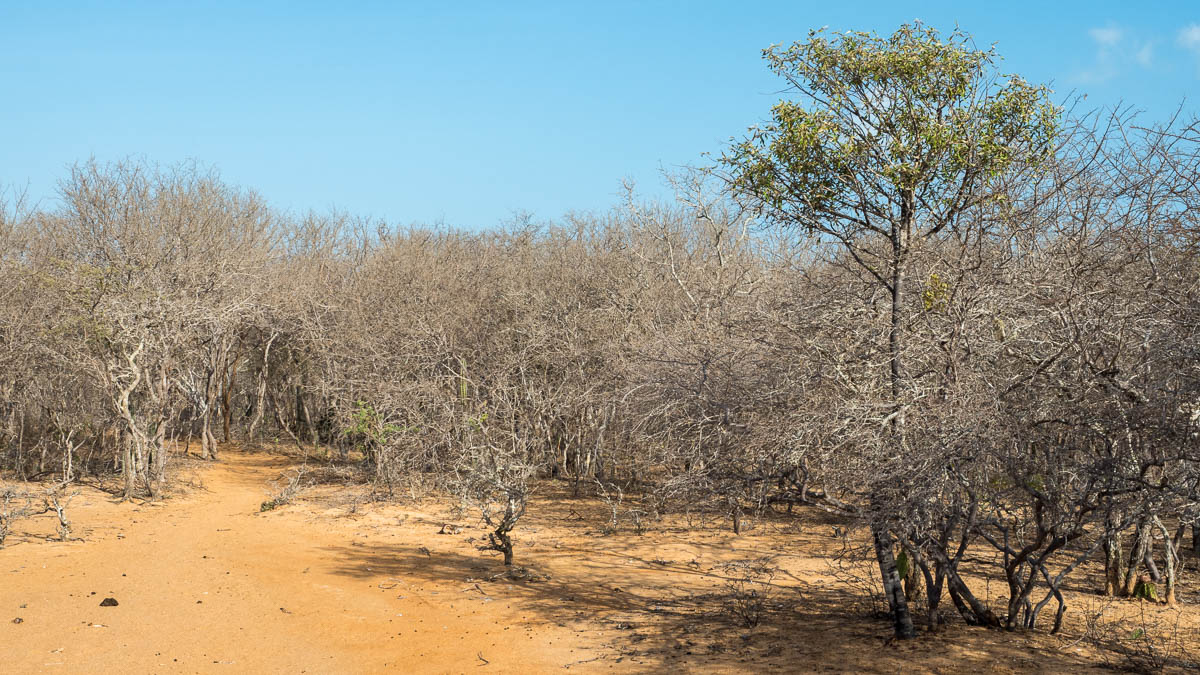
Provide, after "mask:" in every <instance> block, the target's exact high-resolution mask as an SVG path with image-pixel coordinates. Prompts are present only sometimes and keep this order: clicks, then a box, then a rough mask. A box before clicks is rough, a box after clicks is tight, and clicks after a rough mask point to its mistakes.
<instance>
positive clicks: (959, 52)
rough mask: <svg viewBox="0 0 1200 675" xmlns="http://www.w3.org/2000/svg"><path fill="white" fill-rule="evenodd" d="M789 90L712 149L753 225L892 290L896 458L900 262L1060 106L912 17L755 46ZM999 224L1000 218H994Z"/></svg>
mask: <svg viewBox="0 0 1200 675" xmlns="http://www.w3.org/2000/svg"><path fill="white" fill-rule="evenodd" d="M763 56H764V58H765V59H766V61H767V63H768V65H769V67H770V68H771V70H772V71H773V72H774V73H776V74H777V75H779V76H780V77H782V78H783V79H784V80H786V81H787V83H788V88H787V91H788V93H789V94H790V97H789V98H788V99H787V100H784V101H781V102H780V103H778V104H776V105H775V106H774V107H773V108H772V109H771V119H770V121H769V122H767V123H765V124H763V125H761V126H758V127H754V128H752V129H751V130H750V131H749V133H748V135H747V136H746V137H745V138H744V139H743V140H741V141H740V142H735V143H733V144H732V145H731V146H730V147H729V148H728V149H727V151H726V152H725V153H724V154H723V155H722V157H721V167H722V173H723V177H724V179H725V180H726V181H727V183H728V185H729V187H730V188H731V189H732V191H733V192H734V193H735V194H736V195H738V196H739V197H741V198H742V199H745V200H747V201H749V202H750V203H751V205H753V206H754V207H755V208H757V209H758V211H759V213H760V215H761V217H762V219H763V220H764V221H765V222H767V223H769V224H774V225H778V226H783V227H796V228H802V229H804V230H807V231H808V232H811V233H814V234H817V235H820V236H821V237H822V238H824V239H825V240H827V241H836V242H837V243H838V244H840V245H841V246H842V247H844V249H845V251H847V252H848V253H849V255H850V257H851V258H852V259H853V260H854V261H855V262H856V263H857V264H858V265H859V266H861V267H862V269H863V270H865V272H866V273H868V274H869V275H870V277H871V278H872V279H873V280H874V281H875V282H876V283H877V284H878V285H879V286H880V287H881V288H882V289H883V290H884V291H885V292H886V294H887V295H888V296H889V297H890V300H891V305H890V311H889V314H890V317H889V318H890V327H889V334H888V345H887V348H886V350H887V353H886V357H885V358H886V360H887V362H888V366H889V367H888V371H889V375H888V382H887V383H886V385H885V389H887V390H890V401H887V402H886V405H885V406H883V407H884V409H885V410H884V412H883V413H882V415H881V417H882V420H881V421H883V422H884V423H885V424H887V425H889V428H890V433H889V434H888V437H889V439H890V440H889V444H894V447H892V448H889V449H890V450H892V451H893V454H894V455H895V456H896V457H900V458H903V456H904V452H905V410H906V406H907V405H908V404H909V403H910V401H909V400H908V397H907V395H906V394H907V392H906V374H905V364H904V360H903V354H904V349H903V347H904V340H905V318H906V316H905V315H906V310H905V298H906V292H907V289H906V287H905V270H906V265H907V263H908V261H909V259H910V256H911V254H912V252H913V251H915V250H917V249H918V248H919V247H921V246H922V245H924V244H925V243H927V242H929V241H931V240H933V239H935V238H937V237H939V236H944V235H946V234H948V233H950V232H951V231H953V230H954V229H956V228H960V227H968V226H969V227H991V226H993V225H981V224H980V223H981V222H985V221H984V220H982V219H971V218H966V217H964V216H966V215H968V214H969V213H970V212H971V211H972V210H973V209H976V208H977V207H980V206H983V205H986V204H988V202H989V201H992V200H997V199H1003V198H1004V195H1005V191H1004V189H1003V188H1004V186H1005V185H1011V184H1012V182H1011V181H1012V180H1013V179H1014V178H1017V177H1019V175H1020V174H1023V173H1025V172H1028V171H1030V170H1033V169H1036V167H1038V165H1039V164H1040V163H1041V160H1043V159H1044V158H1046V157H1048V156H1049V155H1050V154H1051V153H1052V152H1053V149H1054V143H1055V138H1056V136H1057V132H1058V127H1059V120H1060V110H1059V108H1057V107H1056V106H1054V105H1053V104H1052V103H1051V102H1050V100H1049V93H1050V92H1049V90H1047V89H1046V88H1045V87H1041V86H1034V85H1031V84H1029V83H1027V82H1025V81H1024V80H1022V79H1021V78H1019V77H1017V76H1012V75H1003V74H1001V73H1000V72H999V71H998V69H997V63H998V60H999V59H998V57H997V55H996V52H995V50H994V48H990V49H978V48H977V47H976V46H975V45H974V43H973V42H972V40H971V37H970V36H969V35H967V34H965V33H962V32H959V31H957V30H956V31H954V32H952V33H950V34H949V35H947V36H942V35H940V34H939V33H938V32H937V31H936V30H934V29H932V28H928V27H925V26H922V25H919V24H916V25H904V26H901V27H900V28H899V30H897V31H896V32H895V33H894V34H892V35H891V36H888V37H884V36H880V35H877V34H874V33H862V32H852V33H841V34H831V33H826V32H823V31H814V32H812V33H810V34H809V37H808V39H807V40H804V41H800V42H796V43H794V44H792V45H790V46H787V47H782V46H774V47H770V48H768V49H767V50H765V51H764V52H763ZM992 222H995V221H992ZM887 493H888V476H887V472H886V471H883V472H881V475H880V476H879V477H878V480H876V481H874V485H873V486H872V487H871V500H870V501H871V507H872V508H871V511H872V512H873V513H875V517H874V518H873V519H872V523H873V525H872V530H873V536H874V544H875V550H876V555H877V557H878V560H879V565H880V571H881V574H882V576H883V583H884V591H885V593H886V594H887V596H888V601H889V605H890V607H891V610H892V613H893V617H894V619H895V629H896V635H897V636H899V637H905V638H907V637H912V636H913V634H914V629H913V625H912V620H911V618H910V615H909V612H908V607H907V603H906V601H905V598H904V593H903V591H902V589H901V585H900V582H899V578H898V575H897V573H896V564H895V559H894V555H893V537H892V534H891V532H890V531H889V529H890V527H892V526H893V525H894V523H890V522H889V518H888V517H887V516H890V515H894V514H891V512H889V510H888V508H887V506H888V504H887V502H888V501H889V498H888V497H887Z"/></svg>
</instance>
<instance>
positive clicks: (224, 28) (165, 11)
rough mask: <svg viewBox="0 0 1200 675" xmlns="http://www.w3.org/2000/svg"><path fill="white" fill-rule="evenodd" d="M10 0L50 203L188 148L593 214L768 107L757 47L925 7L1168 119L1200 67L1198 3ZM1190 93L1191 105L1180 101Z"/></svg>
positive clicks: (402, 211) (377, 191)
mask: <svg viewBox="0 0 1200 675" xmlns="http://www.w3.org/2000/svg"><path fill="white" fill-rule="evenodd" d="M1149 6H1150V7H1152V9H1138V8H1135V7H1134V5H1133V3H1129V2H1103V1H1101V2H1074V1H1060V2H1049V1H1046V0H1042V1H1041V2H1007V3H975V2H961V1H960V2H925V3H921V2H907V3H906V2H896V1H894V0H889V1H886V2H850V1H846V0H843V1H832V2H831V1H829V0H825V1H823V2H800V1H793V2H783V1H780V2H754V1H752V0H744V1H742V2H654V1H646V2H623V1H619V0H617V1H609V2H593V3H583V2H568V1H566V0H562V1H560V2H536V3H535V2H469V1H465V0H464V1H459V2H445V3H441V2H429V1H425V2H380V3H368V2H361V3H355V2H345V3H332V2H323V3H306V2H225V3H221V2H201V1H197V2H169V1H165V0H164V1H159V2H127V3H118V2H112V3H99V2H86V3H84V2H80V3H72V2H59V3H50V2H12V1H11V0H0V184H4V185H5V186H7V187H9V188H10V189H11V188H14V187H15V188H18V189H23V190H26V191H27V193H28V196H29V197H31V198H32V199H33V200H35V201H38V202H40V204H41V205H43V206H47V207H50V206H53V204H54V201H53V200H54V195H55V190H56V184H57V181H58V180H59V179H61V178H62V177H63V176H64V175H66V171H67V169H66V167H67V166H69V165H70V164H72V163H74V162H77V161H80V160H86V159H87V158H88V157H90V156H95V157H96V158H97V159H99V160H111V159H119V158H123V157H127V156H137V157H143V158H146V159H148V160H150V161H154V162H159V163H163V164H170V163H174V162H178V161H181V160H184V159H195V160H198V161H200V162H202V163H204V164H207V165H211V166H214V167H216V168H217V169H218V170H219V171H220V173H221V174H222V176H223V177H224V179H225V180H226V181H228V182H230V183H234V184H237V185H241V186H245V187H250V188H253V189H255V190H257V191H258V192H260V193H261V194H262V195H264V196H265V197H266V198H267V199H268V200H269V201H270V202H271V203H272V204H274V205H275V206H277V207H279V208H281V209H285V210H289V211H292V212H303V211H306V210H308V209H315V210H318V211H321V210H327V209H329V208H339V209H343V210H345V211H349V212H351V213H354V214H358V215H364V216H371V217H375V218H381V219H384V220H387V221H388V222H390V223H393V224H399V225H405V224H410V223H426V224H430V223H438V222H441V223H444V224H446V225H450V226H453V227H464V228H471V229H474V228H480V227H492V226H495V225H497V224H499V223H501V222H502V221H504V220H506V219H508V218H510V217H511V216H512V214H513V213H514V212H517V211H526V212H532V213H533V214H534V216H535V217H536V218H537V219H539V220H543V219H554V218H558V217H560V216H561V215H563V214H564V213H566V212H568V211H589V210H594V211H601V210H605V209H607V208H608V207H609V206H611V205H612V204H614V203H615V202H616V201H617V199H618V196H617V195H618V193H619V190H620V183H621V180H622V179H623V178H632V179H633V180H634V181H635V182H636V183H637V185H638V187H639V190H640V191H641V192H643V193H644V194H646V195H649V196H657V195H662V194H665V191H664V189H663V188H662V182H661V179H660V176H659V171H660V168H662V167H666V168H671V167H674V166H678V165H682V164H688V163H698V162H701V161H703V158H702V156H701V154H702V153H704V152H706V151H719V150H720V149H721V147H722V145H723V144H724V143H725V142H727V141H728V139H729V138H730V137H731V136H736V135H739V134H740V133H741V132H743V131H744V130H745V129H746V127H748V126H749V125H752V124H754V123H756V122H758V121H760V120H762V119H763V118H764V117H765V116H766V114H767V111H768V109H769V108H770V106H771V104H772V103H774V102H775V101H776V100H778V98H779V95H778V90H779V83H778V82H777V81H776V80H775V79H774V78H773V77H772V76H771V75H770V74H769V73H768V72H767V71H766V69H765V68H764V67H763V64H762V61H761V50H762V49H763V48H764V47H766V46H768V45H770V44H773V43H780V42H792V41H794V40H799V39H803V38H804V37H805V36H806V35H807V33H808V30H809V29H812V28H820V27H822V26H828V27H829V28H830V29H831V30H873V31H878V32H880V33H885V34H886V33H890V32H891V31H892V30H894V29H895V28H896V27H897V26H898V25H899V24H901V23H903V22H906V21H911V20H913V19H920V20H922V21H924V22H925V23H927V24H929V25H932V26H934V27H937V28H939V29H940V30H943V31H948V30H950V29H952V28H953V27H954V26H955V25H958V26H959V27H961V28H962V29H963V30H965V31H967V32H969V33H971V34H973V35H974V36H975V39H976V42H977V43H978V44H980V45H988V44H991V43H997V48H998V51H999V53H1000V54H1001V55H1002V56H1003V57H1004V63H1003V70H1004V71H1006V72H1016V73H1020V74H1022V75H1023V76H1024V77H1026V79H1029V80H1032V81H1035V82H1044V83H1049V84H1051V85H1052V86H1053V87H1054V89H1055V90H1056V92H1058V95H1059V96H1065V95H1066V94H1067V93H1069V92H1072V91H1075V92H1079V93H1086V94H1087V95H1088V99H1087V102H1088V104H1090V105H1111V104H1113V103H1115V102H1117V101H1120V100H1124V101H1125V102H1126V103H1129V104H1133V105H1136V106H1137V107H1139V108H1142V109H1144V110H1146V119H1147V120H1151V119H1155V118H1161V117H1163V116H1165V115H1167V114H1169V113H1170V112H1171V111H1173V110H1174V109H1175V107H1176V106H1178V105H1179V103H1180V102H1181V101H1182V100H1183V99H1184V98H1185V97H1187V96H1189V95H1195V94H1196V89H1197V83H1198V82H1200V4H1198V3H1193V2H1169V1H1167V2H1158V3H1149ZM1186 108H1187V109H1188V110H1194V109H1195V106H1194V105H1193V104H1192V103H1191V102H1189V103H1188V104H1187V105H1186Z"/></svg>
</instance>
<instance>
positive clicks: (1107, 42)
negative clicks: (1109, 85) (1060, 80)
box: [1075, 23, 1200, 84]
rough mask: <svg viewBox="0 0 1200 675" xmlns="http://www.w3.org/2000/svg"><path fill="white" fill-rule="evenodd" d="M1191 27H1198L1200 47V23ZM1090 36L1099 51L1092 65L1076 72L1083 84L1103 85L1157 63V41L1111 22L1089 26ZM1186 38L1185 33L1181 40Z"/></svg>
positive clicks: (1198, 44) (1195, 35)
mask: <svg viewBox="0 0 1200 675" xmlns="http://www.w3.org/2000/svg"><path fill="white" fill-rule="evenodd" d="M1190 28H1194V29H1195V30H1194V40H1195V44H1196V48H1197V50H1200V24H1198V25H1194V26H1192V27H1190ZM1088 36H1089V37H1090V38H1091V40H1092V43H1093V45H1095V53H1094V54H1093V57H1092V63H1091V65H1090V66H1088V67H1087V68H1086V69H1084V70H1083V71H1080V72H1078V73H1076V75H1075V79H1076V80H1078V81H1079V82H1081V83H1084V84H1103V83H1105V82H1109V81H1111V80H1114V79H1116V78H1118V77H1121V76H1123V75H1127V74H1129V72H1130V71H1131V70H1134V69H1148V68H1150V67H1152V66H1153V65H1154V45H1155V41H1154V40H1147V39H1142V38H1141V37H1139V36H1138V35H1136V34H1130V33H1129V32H1128V31H1126V30H1125V29H1124V28H1122V27H1121V26H1118V25H1116V24H1111V23H1110V24H1108V25H1107V26H1102V27H1096V28H1090V29H1088ZM1183 39H1184V38H1183V37H1182V34H1181V37H1180V40H1181V41H1182V40H1183Z"/></svg>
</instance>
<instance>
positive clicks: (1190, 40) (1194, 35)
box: [1179, 23, 1200, 51]
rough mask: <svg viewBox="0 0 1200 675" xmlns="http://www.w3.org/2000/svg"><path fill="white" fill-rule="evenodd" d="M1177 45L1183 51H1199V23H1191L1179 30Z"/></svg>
mask: <svg viewBox="0 0 1200 675" xmlns="http://www.w3.org/2000/svg"><path fill="white" fill-rule="evenodd" d="M1179 44H1180V45H1181V46H1183V47H1184V48H1185V49H1191V50H1193V51H1200V23H1193V24H1188V25H1187V26H1184V27H1183V28H1180V29H1179Z"/></svg>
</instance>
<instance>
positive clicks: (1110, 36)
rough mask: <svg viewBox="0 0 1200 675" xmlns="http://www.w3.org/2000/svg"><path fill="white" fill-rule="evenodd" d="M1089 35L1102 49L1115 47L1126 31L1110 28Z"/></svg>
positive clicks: (1095, 29) (1092, 31)
mask: <svg viewBox="0 0 1200 675" xmlns="http://www.w3.org/2000/svg"><path fill="white" fill-rule="evenodd" d="M1198 28H1200V27H1198ZM1088 35H1091V36H1092V40H1093V41H1095V43H1096V44H1098V45H1100V46H1101V47H1114V46H1116V44H1117V43H1118V42H1120V41H1121V38H1122V37H1124V36H1125V31H1123V30H1121V29H1120V28H1117V27H1116V26H1108V27H1106V28H1092V29H1091V30H1089V31H1088ZM1198 37H1200V36H1198Z"/></svg>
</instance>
